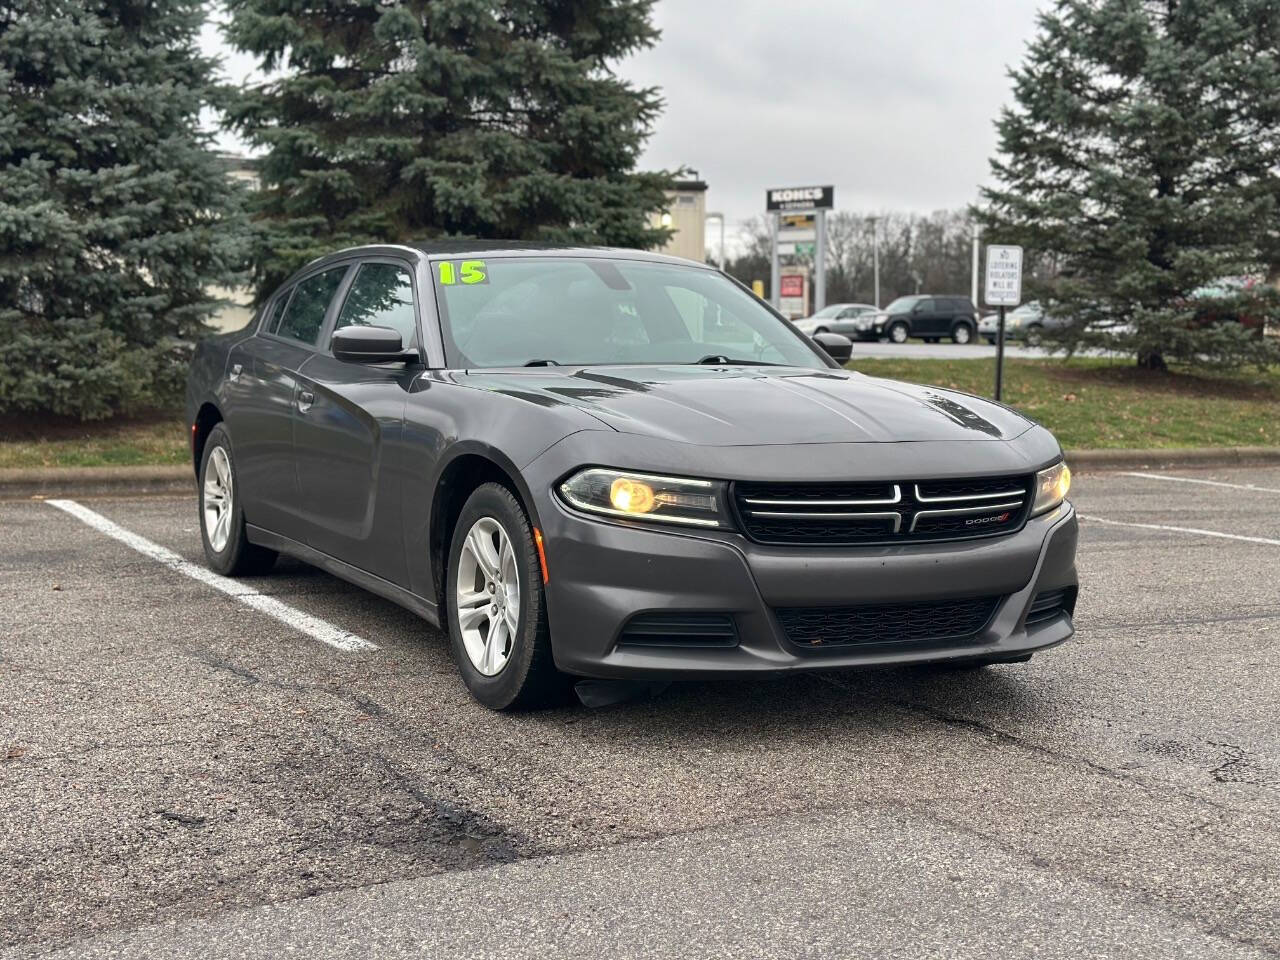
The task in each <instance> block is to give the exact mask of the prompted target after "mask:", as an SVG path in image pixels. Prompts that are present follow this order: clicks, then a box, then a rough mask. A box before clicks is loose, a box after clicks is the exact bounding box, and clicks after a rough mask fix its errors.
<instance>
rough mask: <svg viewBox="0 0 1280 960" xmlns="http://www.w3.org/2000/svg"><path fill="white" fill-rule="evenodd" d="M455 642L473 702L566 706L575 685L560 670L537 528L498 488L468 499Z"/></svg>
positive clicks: (458, 536) (459, 547) (459, 539)
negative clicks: (535, 536)
mask: <svg viewBox="0 0 1280 960" xmlns="http://www.w3.org/2000/svg"><path fill="white" fill-rule="evenodd" d="M447 576H448V579H447V581H446V582H447V583H448V585H449V589H448V591H447V601H448V605H449V610H448V624H449V642H450V646H451V647H452V649H453V659H454V662H455V663H456V664H457V665H458V672H459V673H461V674H462V680H463V682H464V683H465V684H466V685H467V689H468V690H470V691H471V695H472V696H473V697H475V698H476V699H477V700H479V701H480V702H481V703H483V704H484V705H485V706H486V707H489V708H490V709H492V710H529V709H537V708H540V707H548V706H554V705H557V704H559V703H562V702H563V701H564V699H565V697H566V695H567V693H568V692H569V678H568V677H567V676H566V675H565V674H563V673H561V672H560V671H559V670H557V669H556V667H555V661H554V660H553V658H552V654H551V631H550V628H549V627H548V626H547V610H546V594H545V593H544V591H543V589H542V565H541V563H540V561H539V558H538V551H537V547H536V546H535V544H534V540H533V526H532V525H531V524H530V523H529V518H528V516H527V515H526V514H525V512H524V508H523V507H522V506H521V505H520V502H519V501H518V500H517V499H516V498H515V497H514V496H513V495H512V494H511V491H510V490H508V489H507V488H506V487H504V486H502V485H501V484H498V483H486V484H484V485H482V486H480V487H478V488H477V489H476V490H475V492H474V493H472V494H471V496H470V497H469V498H467V502H466V504H464V505H463V507H462V512H461V513H460V514H459V515H458V522H457V524H455V526H454V531H453V542H452V544H451V545H450V548H449V567H448V572H447Z"/></svg>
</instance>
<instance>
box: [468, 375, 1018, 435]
mask: <svg viewBox="0 0 1280 960" xmlns="http://www.w3.org/2000/svg"><path fill="white" fill-rule="evenodd" d="M456 381H457V382H458V383H459V384H461V385H464V386H469V387H473V388H475V389H482V390H489V391H493V392H497V393H503V394H507V395H508V396H511V397H513V398H516V399H520V400H523V401H525V402H528V403H532V404H536V405H538V406H541V407H572V408H576V409H577V410H580V411H582V412H584V413H587V414H589V415H590V416H592V417H594V418H596V419H597V420H599V421H601V422H602V423H604V424H607V425H608V426H610V427H612V428H614V429H615V430H618V431H620V432H622V433H633V434H639V435H642V436H648V437H655V438H662V439H669V440H675V441H679V442H682V443H695V444H707V445H715V446H740V445H762V444H766V445H768V444H798V443H859V442H861V443H893V442H910V441H935V440H1011V439H1013V438H1014V437H1017V436H1019V435H1021V434H1023V433H1025V432H1026V431H1027V430H1028V429H1030V428H1031V427H1032V426H1033V425H1034V424H1033V423H1032V422H1031V421H1030V420H1027V419H1026V418H1025V417H1022V416H1020V415H1018V414H1017V413H1015V412H1014V411H1012V410H1010V409H1008V408H1007V407H1004V406H1001V405H1000V404H997V403H992V402H991V401H988V400H982V399H980V398H978V397H972V396H969V395H967V394H963V393H957V392H955V391H951V390H944V389H941V388H939V387H922V386H916V385H914V384H907V383H899V382H896V381H892V380H881V379H875V378H871V377H865V376H863V375H861V374H858V373H852V372H850V371H847V370H829V371H819V370H800V369H796V368H794V367H736V366H726V367H714V366H697V365H679V366H667V367H662V366H638V367H624V366H599V367H581V368H537V369H531V370H518V371H517V370H484V371H468V372H464V373H459V374H457V375H456Z"/></svg>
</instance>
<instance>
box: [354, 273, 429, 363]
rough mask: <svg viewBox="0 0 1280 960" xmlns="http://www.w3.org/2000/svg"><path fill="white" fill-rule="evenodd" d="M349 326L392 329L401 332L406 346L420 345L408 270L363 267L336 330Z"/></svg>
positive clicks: (357, 275)
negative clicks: (418, 343)
mask: <svg viewBox="0 0 1280 960" xmlns="http://www.w3.org/2000/svg"><path fill="white" fill-rule="evenodd" d="M350 326H375V327H390V328H391V329H392V330H396V331H399V333H400V342H401V343H403V344H404V345H405V346H410V345H412V344H415V343H417V342H418V336H417V330H418V324H417V319H416V317H415V315H414V309H413V278H412V277H411V276H410V275H409V271H408V270H407V269H405V268H404V267H401V266H397V265H396V264H394V263H365V264H361V266H360V272H359V273H357V274H356V279H355V281H354V282H353V283H352V284H351V291H350V292H349V293H348V294H347V300H346V302H345V303H344V304H343V305H342V313H340V314H339V315H338V323H337V325H336V327H335V329H341V328H342V327H350Z"/></svg>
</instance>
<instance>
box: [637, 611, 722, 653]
mask: <svg viewBox="0 0 1280 960" xmlns="http://www.w3.org/2000/svg"><path fill="white" fill-rule="evenodd" d="M618 643H619V644H621V645H624V646H631V647H735V646H737V645H738V631H737V628H736V627H735V625H734V622H733V617H731V616H729V615H728V614H727V613H639V614H636V615H635V616H634V617H632V618H631V619H630V620H628V621H627V623H626V625H625V626H624V627H623V628H622V633H621V634H620V635H619V636H618Z"/></svg>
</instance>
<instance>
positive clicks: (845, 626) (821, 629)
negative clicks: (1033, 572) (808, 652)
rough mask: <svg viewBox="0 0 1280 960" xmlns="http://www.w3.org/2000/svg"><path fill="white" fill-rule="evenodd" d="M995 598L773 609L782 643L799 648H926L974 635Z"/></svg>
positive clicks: (992, 609)
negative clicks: (786, 641)
mask: <svg viewBox="0 0 1280 960" xmlns="http://www.w3.org/2000/svg"><path fill="white" fill-rule="evenodd" d="M999 602H1000V598H999V597H971V598H968V599H964V600H944V601H942V602H940V603H923V604H922V603H913V604H905V603H900V604H885V605H880V606H867V607H783V608H779V609H777V610H775V611H774V614H775V615H776V616H777V618H778V623H779V624H781V626H782V629H783V632H784V633H786V635H787V639H788V640H790V641H791V642H792V643H794V644H797V645H798V646H802V647H840V646H850V645H853V644H865V645H875V646H880V645H893V644H904V643H913V644H922V645H923V644H930V643H940V642H944V641H951V642H955V641H960V640H967V639H971V638H973V637H975V636H977V635H978V634H979V633H981V632H982V630H983V628H984V627H985V626H986V625H987V624H988V623H989V622H990V621H991V617H992V616H993V615H994V614H995V611H996V606H997V605H998V604H999Z"/></svg>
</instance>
